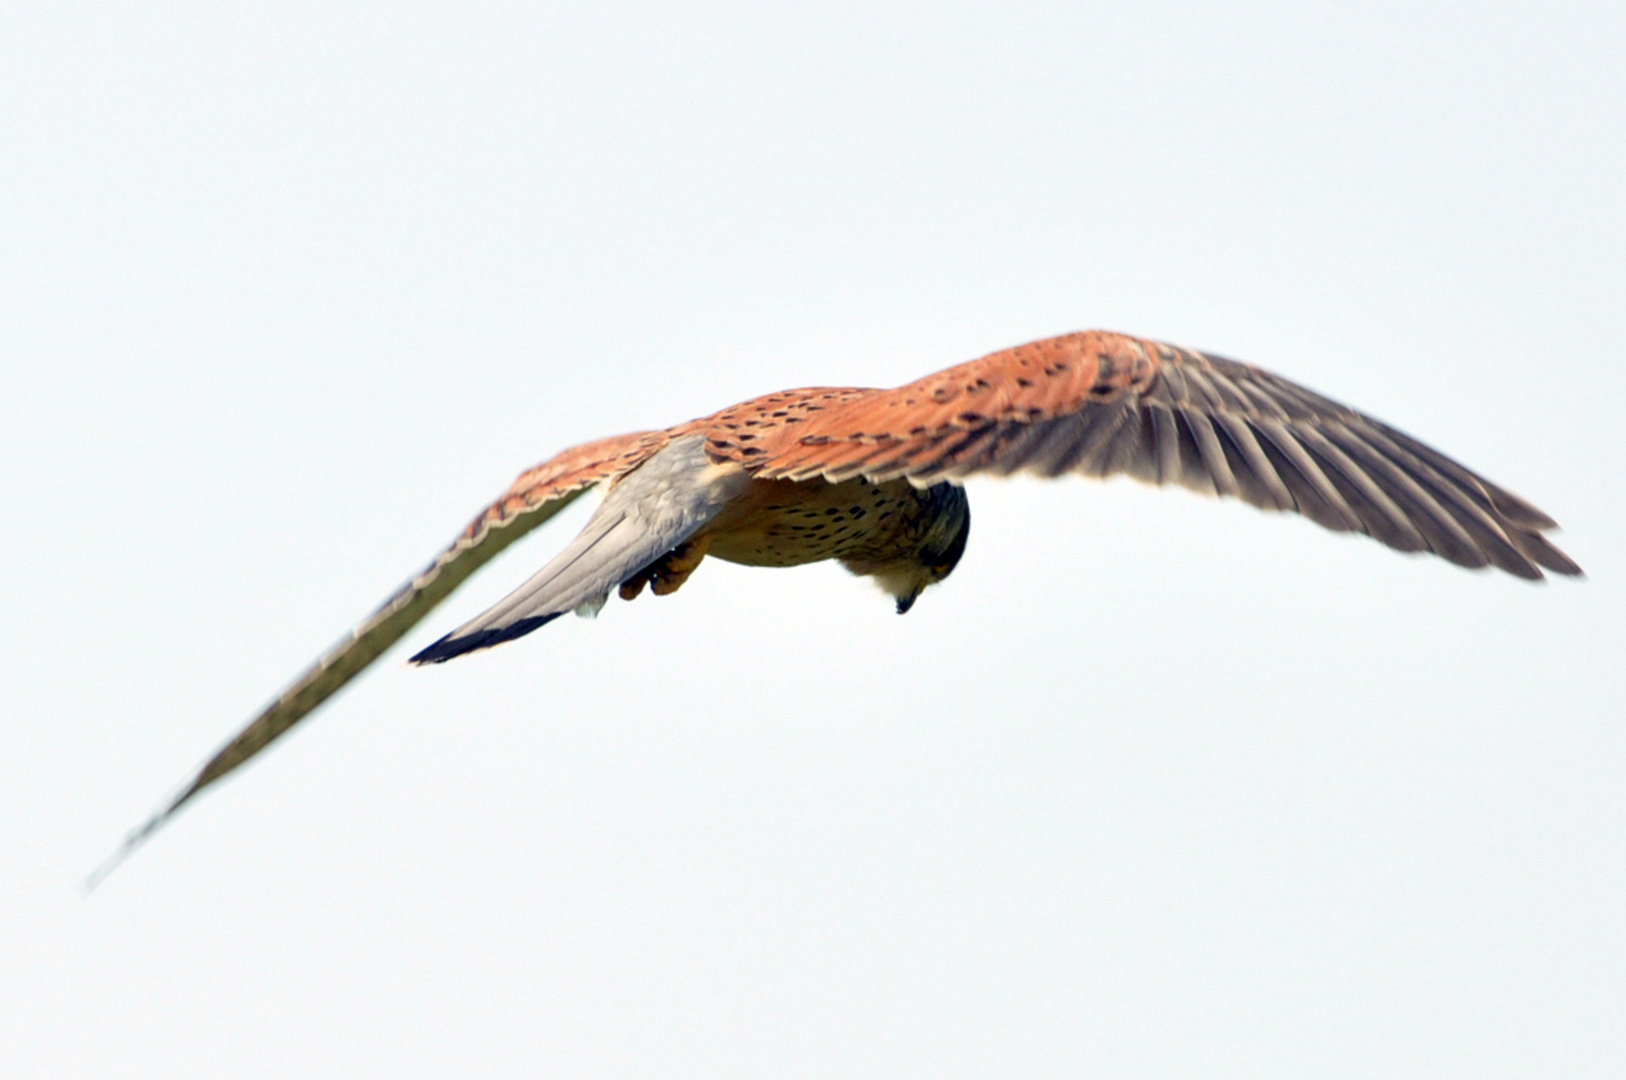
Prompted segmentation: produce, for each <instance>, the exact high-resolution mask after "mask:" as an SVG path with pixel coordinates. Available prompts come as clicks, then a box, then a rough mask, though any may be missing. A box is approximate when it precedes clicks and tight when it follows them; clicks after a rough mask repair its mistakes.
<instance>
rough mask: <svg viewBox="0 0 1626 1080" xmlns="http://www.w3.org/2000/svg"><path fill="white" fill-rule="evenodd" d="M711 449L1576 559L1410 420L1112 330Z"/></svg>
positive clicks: (1008, 353)
mask: <svg viewBox="0 0 1626 1080" xmlns="http://www.w3.org/2000/svg"><path fill="white" fill-rule="evenodd" d="M848 393H849V394H851V392H848ZM711 450H712V453H713V454H714V456H717V457H724V458H732V459H734V460H738V461H741V462H749V463H750V465H751V467H752V469H753V472H754V474H755V475H756V476H759V477H762V478H764V479H770V478H783V479H790V480H804V479H809V478H812V477H822V478H824V479H826V480H830V481H833V482H834V481H841V480H846V479H850V478H852V477H855V476H866V477H870V478H872V479H876V480H885V479H892V478H895V477H906V478H908V479H909V480H911V481H912V482H915V483H920V484H925V483H930V482H934V481H937V480H941V479H958V478H960V477H963V476H966V475H968V474H971V473H979V472H990V473H998V474H1008V473H1012V472H1016V471H1018V470H1025V471H1028V472H1034V473H1038V474H1039V475H1041V476H1059V475H1061V474H1063V473H1068V472H1074V473H1083V474H1085V475H1089V476H1110V475H1113V474H1119V473H1121V474H1125V475H1128V476H1132V477H1134V478H1136V479H1138V480H1143V481H1146V482H1148V483H1154V484H1169V483H1176V484H1181V485H1184V486H1185V487H1189V488H1193V489H1195V490H1197V491H1201V492H1205V493H1207V494H1213V495H1226V496H1232V497H1236V498H1240V499H1243V500H1245V501H1246V502H1248V503H1251V504H1252V505H1254V506H1258V507H1261V508H1263V509H1267V510H1291V511H1295V512H1297V513H1300V514H1303V515H1304V516H1306V517H1308V518H1310V519H1311V520H1313V521H1315V522H1317V523H1318V524H1320V525H1324V526H1326V527H1327V528H1329V529H1333V530H1335V531H1338V532H1363V533H1366V534H1367V535H1369V536H1371V537H1373V538H1374V539H1376V540H1379V541H1381V542H1382V543H1385V544H1387V545H1389V546H1390V547H1393V548H1398V549H1399V550H1401V551H1431V552H1433V553H1435V554H1437V555H1440V556H1442V557H1444V558H1446V559H1449V560H1450V561H1452V562H1454V563H1457V564H1459V565H1461V566H1468V567H1481V566H1495V567H1498V568H1500V569H1502V570H1506V571H1507V572H1508V573H1511V574H1517V575H1518V576H1519V577H1524V578H1532V579H1535V578H1540V577H1541V576H1542V575H1541V570H1542V568H1545V569H1547V570H1551V571H1553V572H1555V573H1559V574H1579V573H1580V572H1581V571H1580V567H1578V566H1577V565H1576V564H1575V563H1574V562H1572V561H1571V560H1570V559H1569V558H1568V557H1567V556H1566V555H1564V553H1563V552H1561V551H1559V550H1558V549H1557V548H1556V547H1554V546H1553V545H1552V544H1550V543H1549V542H1548V541H1547V540H1546V539H1545V538H1544V537H1543V536H1542V535H1541V534H1542V533H1543V532H1544V531H1546V530H1548V529H1552V528H1555V527H1556V525H1555V523H1554V522H1553V520H1552V519H1551V518H1549V517H1548V516H1547V515H1546V514H1543V513H1542V512H1541V511H1540V510H1537V509H1536V508H1535V507H1534V506H1531V505H1530V504H1529V503H1527V502H1525V501H1524V500H1523V499H1520V498H1519V497H1518V496H1516V495H1513V494H1511V493H1510V492H1508V491H1506V490H1504V489H1502V488H1500V487H1498V486H1496V485H1495V484H1493V483H1491V482H1490V481H1489V480H1486V479H1485V478H1484V477H1482V476H1479V475H1478V474H1476V473H1474V472H1472V471H1470V470H1469V469H1467V468H1465V467H1464V466H1462V465H1460V464H1458V463H1457V462H1455V461H1453V460H1451V459H1450V458H1448V457H1446V456H1445V455H1444V454H1442V453H1440V452H1439V451H1437V450H1434V449H1432V448H1430V447H1428V446H1425V445H1423V444H1422V443H1420V442H1418V441H1417V440H1415V439H1413V438H1411V437H1410V436H1408V435H1405V434H1403V433H1401V432H1399V431H1396V430H1395V429H1394V428H1391V427H1389V426H1388V425H1386V424H1383V423H1381V422H1380V421H1378V420H1374V419H1373V418H1371V417H1369V416H1366V415H1364V414H1362V413H1359V412H1356V411H1355V410H1354V409H1351V408H1348V407H1346V406H1344V405H1340V404H1338V403H1337V402H1335V401H1331V400H1329V399H1327V398H1324V397H1322V396H1321V395H1319V394H1316V393H1314V392H1313V391H1310V390H1307V389H1305V388H1304V387H1302V386H1298V385H1295V384H1294V383H1291V382H1288V381H1287V380H1286V379H1283V378H1279V377H1278V376H1275V375H1272V374H1271V373H1269V372H1267V371H1262V370H1260V369H1259V368H1256V367H1250V366H1249V365H1246V364H1240V363H1237V362H1236V361H1234V360H1226V359H1223V358H1221V357H1217V356H1208V355H1205V354H1203V353H1199V352H1193V351H1191V350H1189V349H1182V348H1177V347H1175V346H1172V345H1164V344H1162V343H1159V342H1155V341H1147V340H1145V339H1141V338H1132V337H1127V336H1125V335H1122V334H1114V333H1108V332H1105V331H1086V332H1082V333H1076V334H1068V335H1066V336H1063V337H1058V338H1050V339H1048V340H1045V341H1038V342H1034V343H1032V344H1029V345H1022V346H1019V347H1017V348H1014V349H1007V350H1005V351H1003V352H997V353H994V354H992V355H990V356H985V357H983V358H982V359H980V360H973V361H971V362H969V363H965V364H960V365H958V366H957V367H951V368H948V369H946V370H944V371H940V372H938V373H937V374H935V375H929V376H927V377H926V378H924V379H920V380H918V381H916V382H913V383H909V384H908V385H906V386H902V387H899V388H897V389H896V390H877V391H870V392H868V393H859V394H852V395H851V396H850V397H848V398H847V399H846V400H844V401H840V402H834V403H831V404H830V406H829V407H827V408H824V409H822V410H820V411H817V412H815V413H811V414H808V415H806V416H805V417H803V418H800V420H799V422H798V423H796V424H794V425H790V426H784V425H781V426H778V427H776V428H775V429H774V430H773V431H772V432H771V433H770V434H765V435H758V436H757V437H756V438H754V439H753V441H751V442H750V443H749V444H747V447H746V448H742V447H740V446H739V445H726V444H725V445H721V446H719V445H717V443H716V441H715V440H714V442H713V444H712V446H711Z"/></svg>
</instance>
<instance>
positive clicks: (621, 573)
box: [412, 436, 750, 664]
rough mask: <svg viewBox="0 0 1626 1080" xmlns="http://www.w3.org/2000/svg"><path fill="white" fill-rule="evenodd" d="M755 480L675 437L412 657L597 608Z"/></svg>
mask: <svg viewBox="0 0 1626 1080" xmlns="http://www.w3.org/2000/svg"><path fill="white" fill-rule="evenodd" d="M749 483H750V479H749V477H748V476H747V475H746V474H745V472H744V471H743V470H742V469H740V468H738V467H722V468H719V467H718V466H716V465H713V464H712V462H711V460H710V459H709V458H707V457H706V453H705V443H704V439H702V438H701V437H699V436H690V437H688V438H684V439H679V440H678V441H676V442H673V443H672V444H670V445H669V446H667V447H666V448H664V449H663V450H661V451H660V452H659V453H657V454H655V455H654V456H653V457H651V458H650V459H649V460H648V461H646V462H645V463H644V464H643V465H641V466H639V468H638V469H636V470H635V471H633V472H631V473H629V474H627V476H625V477H624V478H623V479H622V480H621V481H620V482H618V483H617V484H616V485H615V487H613V488H611V489H610V493H609V494H608V495H607V496H605V499H604V502H603V503H602V504H601V505H600V506H599V508H598V510H597V511H596V512H595V513H594V514H593V516H592V518H591V519H590V520H589V521H588V522H587V526H586V527H585V528H583V529H582V531H581V533H580V534H579V535H578V536H577V537H576V539H574V540H572V541H571V542H570V544H569V546H568V547H566V548H565V549H564V550H563V551H561V552H560V553H559V554H558V556H557V557H555V558H554V560H553V561H552V562H550V563H548V565H546V566H544V567H543V568H542V569H541V570H539V571H538V572H537V573H536V574H535V575H534V576H533V577H532V578H531V579H530V580H529V581H527V582H525V584H523V585H521V586H520V587H519V588H517V589H515V590H514V591H513V592H512V593H510V594H508V596H506V597H504V598H503V599H502V601H500V602H499V603H497V604H496V605H494V606H493V607H492V608H490V609H489V610H487V611H485V612H483V613H482V614H480V615H479V616H477V617H476V618H474V619H472V620H470V621H469V622H467V623H465V624H464V625H462V626H460V627H458V628H457V629H456V630H454V631H452V632H451V633H450V634H447V635H446V636H445V637H443V638H441V639H440V640H439V641H437V642H435V643H434V644H433V645H430V646H429V647H428V648H426V649H424V650H423V651H421V652H419V653H418V654H417V655H416V656H414V657H412V663H414V664H439V663H444V662H445V661H447V660H450V659H452V658H453V657H454V656H462V655H463V654H464V653H469V652H474V651H475V650H477V649H487V648H490V647H491V646H493V645H500V644H502V643H503V642H505V641H512V640H514V639H515V638H517V637H523V636H524V635H526V634H528V633H530V632H531V631H532V630H535V629H537V628H538V627H540V626H545V625H546V624H548V623H549V622H552V621H553V620H554V619H556V618H558V617H559V616H560V615H563V614H564V613H565V612H567V611H587V612H592V611H596V610H597V609H598V607H599V606H601V605H602V604H603V603H604V600H605V598H606V597H607V596H608V595H609V593H610V590H611V589H614V588H616V587H617V586H619V585H620V584H621V583H622V582H624V581H627V580H628V579H630V578H632V577H633V576H634V575H636V574H637V573H638V571H639V570H642V569H644V568H645V567H647V566H649V565H650V564H651V563H653V562H654V561H655V560H657V559H659V558H660V557H661V556H662V555H664V554H666V553H667V552H669V551H671V550H672V549H673V548H675V547H677V546H678V545H679V544H682V543H683V542H684V541H686V540H688V539H689V538H690V537H692V536H694V535H695V533H697V532H699V531H700V530H701V529H702V528H704V527H705V526H706V524H707V523H708V522H710V521H711V519H712V518H714V517H716V516H717V514H718V512H719V511H721V510H722V508H723V507H724V506H726V505H727V504H728V502H729V501H730V500H731V499H733V498H734V497H735V496H736V495H738V494H739V493H740V492H741V491H742V490H743V489H744V487H745V485H747V484H749Z"/></svg>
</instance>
